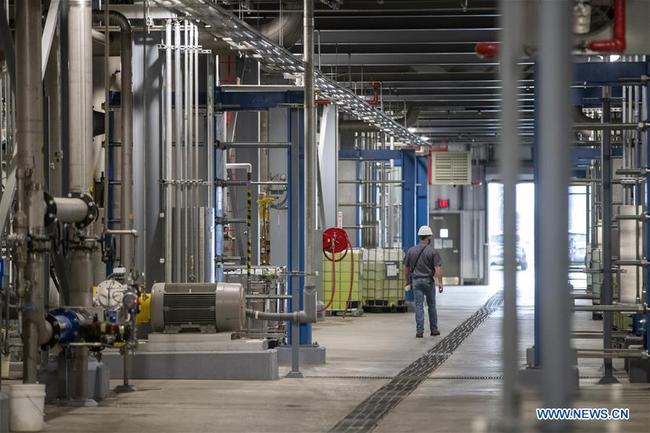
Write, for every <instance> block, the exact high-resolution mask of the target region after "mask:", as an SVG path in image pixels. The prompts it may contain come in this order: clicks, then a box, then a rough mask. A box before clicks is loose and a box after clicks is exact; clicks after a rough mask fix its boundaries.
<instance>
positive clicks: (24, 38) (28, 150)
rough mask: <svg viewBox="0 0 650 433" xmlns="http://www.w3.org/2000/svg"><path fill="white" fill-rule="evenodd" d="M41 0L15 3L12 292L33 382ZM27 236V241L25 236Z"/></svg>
mask: <svg viewBox="0 0 650 433" xmlns="http://www.w3.org/2000/svg"><path fill="white" fill-rule="evenodd" d="M41 19H42V16H41V1H40V0H24V1H20V2H17V3H16V52H17V53H18V56H17V58H16V61H17V63H16V86H15V87H16V142H17V143H19V145H18V146H17V154H16V157H17V170H16V180H17V191H18V194H17V200H18V208H17V211H16V216H15V218H16V220H15V233H16V235H17V236H18V239H19V243H18V246H17V254H16V256H17V257H16V268H17V271H18V274H17V278H16V280H17V292H18V297H19V304H20V306H21V308H22V310H23V325H22V326H23V329H22V338H23V382H25V383H36V382H37V380H38V378H37V368H38V364H39V362H40V353H39V346H40V344H41V343H43V342H45V341H48V340H49V338H50V336H51V331H52V330H51V327H50V328H49V329H48V327H47V325H46V322H45V312H44V306H45V284H46V280H45V257H44V255H45V253H46V252H47V251H48V249H49V243H48V242H47V241H44V240H43V238H45V228H44V220H43V216H44V215H45V201H44V200H43V188H44V186H43V183H44V180H43V165H42V159H41V153H40V152H41V146H42V143H43V111H42V110H41V107H43V81H42V77H41V73H42V72H41V33H42V32H41V26H42V24H41ZM28 236H31V237H32V242H31V245H28V243H27V237H28Z"/></svg>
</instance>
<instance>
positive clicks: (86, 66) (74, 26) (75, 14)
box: [68, 0, 93, 193]
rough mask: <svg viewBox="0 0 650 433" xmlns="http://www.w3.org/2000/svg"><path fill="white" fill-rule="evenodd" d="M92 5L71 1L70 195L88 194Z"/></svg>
mask: <svg viewBox="0 0 650 433" xmlns="http://www.w3.org/2000/svg"><path fill="white" fill-rule="evenodd" d="M91 11H92V5H91V1H90V0H69V1H68V35H69V37H68V79H69V83H68V101H69V104H68V105H69V115H68V119H69V130H70V134H69V135H70V138H69V140H70V143H69V144H70V151H69V152H68V153H69V158H70V167H69V168H70V179H69V182H70V185H69V187H70V191H71V192H73V193H87V192H88V190H89V188H88V178H89V175H88V166H89V162H88V161H89V156H88V154H89V149H90V146H91V144H92V140H93V117H92V105H93V103H92V95H93V83H92V71H93V70H92V67H93V65H92V61H93V53H92V49H93V45H92V16H91V14H92V12H91Z"/></svg>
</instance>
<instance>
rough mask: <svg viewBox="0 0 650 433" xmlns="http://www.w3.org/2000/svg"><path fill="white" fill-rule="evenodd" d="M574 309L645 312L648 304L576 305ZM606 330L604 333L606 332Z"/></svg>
mask: <svg viewBox="0 0 650 433" xmlns="http://www.w3.org/2000/svg"><path fill="white" fill-rule="evenodd" d="M573 311H603V312H605V311H606V312H619V313H645V312H646V311H648V306H647V305H644V304H613V305H603V304H600V305H575V306H574V307H573ZM606 333H607V331H604V332H603V334H606Z"/></svg>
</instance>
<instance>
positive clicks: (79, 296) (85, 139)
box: [68, 0, 94, 402]
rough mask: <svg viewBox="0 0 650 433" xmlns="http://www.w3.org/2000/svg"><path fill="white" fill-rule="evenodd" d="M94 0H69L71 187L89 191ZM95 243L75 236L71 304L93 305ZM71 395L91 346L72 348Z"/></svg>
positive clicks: (82, 380) (82, 381) (76, 397)
mask: <svg viewBox="0 0 650 433" xmlns="http://www.w3.org/2000/svg"><path fill="white" fill-rule="evenodd" d="M91 3H92V2H91V1H90V0H69V1H68V79H69V82H68V101H69V105H68V107H69V115H68V119H69V124H68V129H69V137H70V139H69V149H70V150H69V152H68V153H69V171H70V176H69V189H70V192H72V193H76V194H85V193H88V191H89V187H88V178H89V177H90V176H89V170H88V167H89V161H88V154H89V149H90V146H91V145H92V140H93V128H92V127H93V123H92V120H93V118H92V92H93V83H92V5H91ZM93 248H94V245H93V243H92V241H91V242H87V241H83V240H81V239H75V242H74V244H73V246H72V247H71V250H70V264H71V266H70V269H71V278H70V304H71V305H72V306H75V307H89V306H92V285H93V274H92V260H91V253H92V250H93ZM70 357H71V363H70V368H71V378H70V381H71V384H70V388H69V398H70V399H71V400H73V401H77V402H85V401H86V398H87V388H88V385H87V364H88V348H84V347H78V348H72V349H71V350H70Z"/></svg>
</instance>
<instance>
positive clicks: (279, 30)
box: [259, 1, 303, 48]
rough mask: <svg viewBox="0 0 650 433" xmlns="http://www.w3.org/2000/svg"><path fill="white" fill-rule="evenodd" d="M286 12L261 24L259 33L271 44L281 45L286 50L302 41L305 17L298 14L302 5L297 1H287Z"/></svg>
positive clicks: (284, 8) (285, 4)
mask: <svg viewBox="0 0 650 433" xmlns="http://www.w3.org/2000/svg"><path fill="white" fill-rule="evenodd" d="M283 10H284V11H289V13H286V14H285V13H284V11H283V13H282V14H281V16H278V17H277V18H274V19H272V20H271V21H269V22H266V23H264V24H261V25H260V26H259V31H260V33H262V34H263V35H264V36H266V37H267V38H268V39H269V40H270V41H271V42H274V43H276V44H280V42H282V45H283V46H284V47H285V48H289V47H292V46H293V45H295V43H296V42H298V41H299V40H300V37H301V36H302V28H303V23H302V20H303V17H302V14H300V13H297V12H296V11H300V10H301V8H300V5H299V4H298V2H296V1H287V2H285V3H284V5H283Z"/></svg>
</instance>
